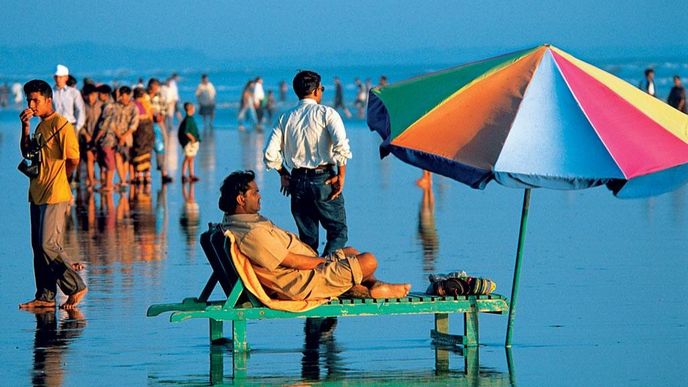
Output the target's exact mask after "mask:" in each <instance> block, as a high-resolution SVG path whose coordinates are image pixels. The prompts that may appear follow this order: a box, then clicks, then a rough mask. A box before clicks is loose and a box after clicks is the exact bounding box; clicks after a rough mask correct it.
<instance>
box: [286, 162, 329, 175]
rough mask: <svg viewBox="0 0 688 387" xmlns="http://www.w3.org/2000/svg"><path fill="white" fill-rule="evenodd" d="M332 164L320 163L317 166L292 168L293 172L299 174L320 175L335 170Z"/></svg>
mask: <svg viewBox="0 0 688 387" xmlns="http://www.w3.org/2000/svg"><path fill="white" fill-rule="evenodd" d="M333 171H334V169H333V168H332V164H325V165H318V166H317V167H315V168H294V169H292V171H291V173H292V174H297V175H299V174H300V175H320V174H323V173H330V172H333Z"/></svg>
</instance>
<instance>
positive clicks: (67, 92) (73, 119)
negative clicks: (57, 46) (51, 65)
mask: <svg viewBox="0 0 688 387" xmlns="http://www.w3.org/2000/svg"><path fill="white" fill-rule="evenodd" d="M53 78H54V79H55V88H54V90H53V107H54V108H55V111H56V112H57V114H59V115H61V116H63V117H64V118H66V119H67V121H69V123H70V124H72V126H74V130H75V132H76V133H75V134H76V136H77V138H79V133H80V132H81V128H83V127H84V124H85V123H86V107H85V106H84V99H83V98H82V97H81V92H79V90H77V89H76V88H74V87H70V86H67V80H68V79H69V69H68V68H67V66H64V65H61V64H59V65H57V68H56V69H55V75H54V76H53ZM80 171H81V166H80V165H79V166H77V167H76V180H75V181H79V178H80V177H81V176H80V175H81V173H80ZM70 180H71V176H70Z"/></svg>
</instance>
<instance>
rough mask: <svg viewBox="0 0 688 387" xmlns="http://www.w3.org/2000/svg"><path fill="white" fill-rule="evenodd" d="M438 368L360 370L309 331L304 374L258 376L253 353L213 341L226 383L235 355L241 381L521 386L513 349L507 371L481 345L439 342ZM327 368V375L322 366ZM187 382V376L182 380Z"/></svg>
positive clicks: (214, 359)
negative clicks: (456, 364)
mask: <svg viewBox="0 0 688 387" xmlns="http://www.w3.org/2000/svg"><path fill="white" fill-rule="evenodd" d="M433 349H434V351H435V369H434V370H432V371H430V370H428V371H419V370H414V371H398V370H397V371H372V372H368V371H362V372H361V371H355V370H352V369H351V368H350V366H349V365H348V364H347V361H346V360H345V359H344V357H343V355H342V354H343V353H344V351H343V350H342V349H341V348H340V347H339V346H338V345H337V342H336V340H335V337H334V336H326V337H322V336H320V335H319V334H313V332H310V333H309V331H308V330H306V335H305V344H304V348H303V357H302V360H301V379H300V380H296V381H295V380H294V378H293V377H289V376H286V375H283V374H278V375H261V376H260V377H256V378H255V379H254V378H252V377H250V376H249V375H248V374H249V372H248V371H249V364H248V363H249V358H250V356H249V354H248V353H234V354H232V349H231V344H229V345H228V346H227V345H211V346H210V360H211V361H210V383H211V384H223V383H224V382H225V376H224V356H225V355H227V356H232V357H233V359H232V364H233V365H232V367H233V373H232V381H233V382H234V383H235V384H243V383H246V384H250V383H252V382H256V383H259V384H260V383H261V382H264V381H265V380H270V383H271V384H280V385H302V384H301V383H304V384H307V385H310V384H312V383H317V382H324V383H327V384H330V383H336V384H337V385H339V384H344V385H347V384H352V385H375V386H407V385H408V386H416V385H422V384H425V383H429V384H433V385H471V386H516V385H517V383H516V369H515V366H514V360H513V354H512V352H511V348H504V350H505V353H506V356H505V358H506V362H507V367H506V372H500V371H497V370H496V369H495V368H492V367H481V366H480V361H479V358H480V355H479V352H480V348H479V347H474V348H463V347H461V346H451V345H450V346H440V345H434V344H433ZM456 357H461V358H462V359H463V369H458V370H457V369H451V368H450V359H453V358H456ZM322 367H325V368H326V369H327V372H326V374H325V375H321V368H322ZM179 382H181V383H183V382H182V381H179Z"/></svg>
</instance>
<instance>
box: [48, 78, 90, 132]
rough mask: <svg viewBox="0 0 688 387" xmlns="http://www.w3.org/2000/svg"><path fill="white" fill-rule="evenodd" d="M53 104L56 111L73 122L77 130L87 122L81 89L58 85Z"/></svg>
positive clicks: (54, 91) (54, 92)
mask: <svg viewBox="0 0 688 387" xmlns="http://www.w3.org/2000/svg"><path fill="white" fill-rule="evenodd" d="M53 105H54V107H55V111H56V112H57V113H58V114H59V115H61V116H63V117H64V118H66V119H67V121H69V122H71V123H72V125H74V128H75V129H76V130H77V131H78V130H81V128H82V127H83V126H84V124H85V123H86V110H85V108H84V100H83V99H82V98H81V93H80V92H79V90H77V89H75V88H73V87H69V86H65V87H63V88H61V89H59V88H57V86H56V87H55V89H54V90H53Z"/></svg>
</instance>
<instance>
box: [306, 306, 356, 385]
mask: <svg viewBox="0 0 688 387" xmlns="http://www.w3.org/2000/svg"><path fill="white" fill-rule="evenodd" d="M313 320H315V319H311V320H306V323H305V324H304V333H305V334H304V337H305V343H304V346H303V358H302V360H301V377H302V378H303V380H306V381H318V380H321V377H320V367H321V359H322V362H323V364H322V366H324V367H325V369H326V370H327V374H326V376H325V378H324V380H332V379H338V378H340V377H341V376H342V375H343V374H344V373H345V368H344V366H343V365H342V356H341V352H342V350H341V348H339V347H338V346H337V341H336V339H335V335H334V331H335V329H334V328H335V326H336V325H337V320H336V319H324V320H323V322H324V323H327V324H332V326H329V327H323V326H321V323H320V321H313ZM314 324H317V327H312V326H311V325H314Z"/></svg>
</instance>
